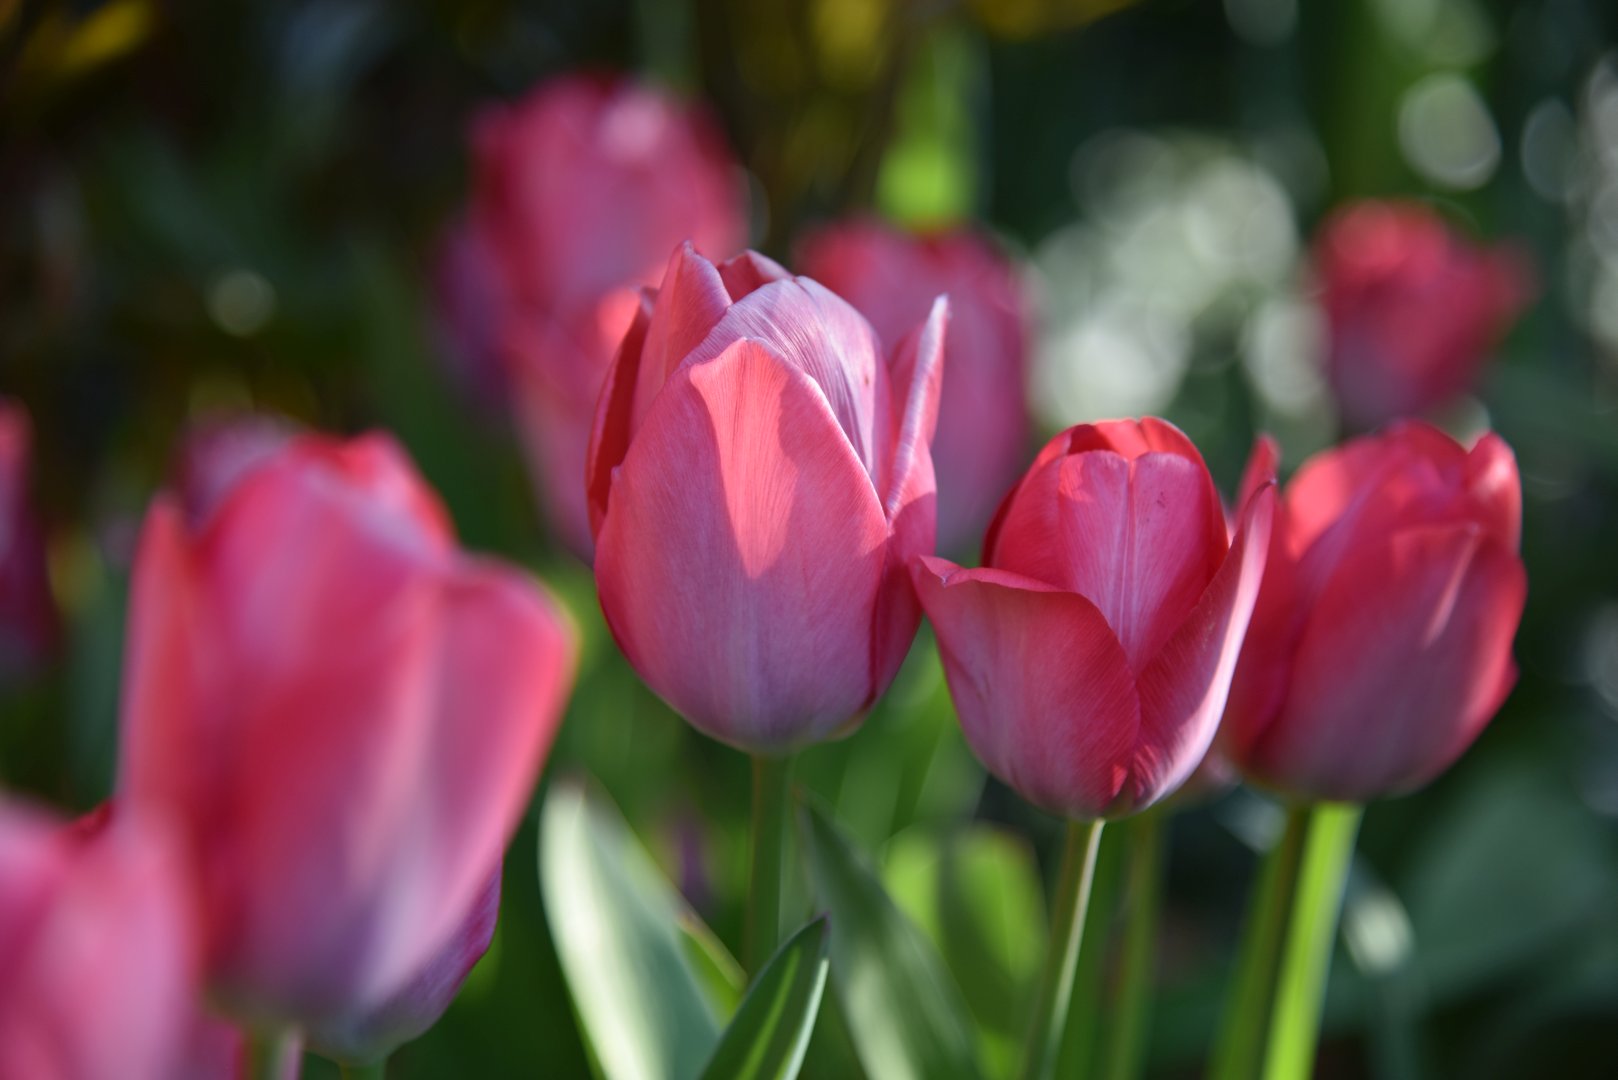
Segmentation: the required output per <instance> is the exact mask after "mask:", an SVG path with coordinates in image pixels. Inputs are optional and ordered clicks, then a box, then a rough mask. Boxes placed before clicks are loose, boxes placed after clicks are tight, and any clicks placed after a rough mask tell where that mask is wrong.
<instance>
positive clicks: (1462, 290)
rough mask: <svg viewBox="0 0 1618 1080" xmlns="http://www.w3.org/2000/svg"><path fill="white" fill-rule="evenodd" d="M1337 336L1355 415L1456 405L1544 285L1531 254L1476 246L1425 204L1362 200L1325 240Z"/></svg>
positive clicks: (1321, 273) (1330, 358)
mask: <svg viewBox="0 0 1618 1080" xmlns="http://www.w3.org/2000/svg"><path fill="white" fill-rule="evenodd" d="M1313 258H1314V268H1315V275H1316V277H1317V278H1318V279H1319V282H1320V287H1321V290H1322V300H1323V303H1324V305H1325V310H1326V321H1327V326H1328V331H1329V335H1330V341H1329V345H1328V352H1327V375H1328V376H1329V378H1330V381H1331V385H1332V390H1333V392H1334V393H1335V395H1336V397H1337V402H1338V406H1339V408H1340V409H1341V410H1342V412H1343V415H1344V417H1345V418H1346V419H1347V420H1348V421H1349V422H1350V423H1352V424H1354V425H1355V426H1357V427H1374V426H1375V425H1377V424H1380V423H1383V422H1384V421H1387V420H1392V419H1395V418H1397V417H1401V416H1415V415H1419V414H1421V413H1426V412H1430V411H1431V410H1433V409H1436V408H1439V407H1441V406H1443V405H1446V404H1448V403H1449V402H1451V401H1453V400H1454V399H1455V398H1457V397H1459V396H1460V395H1461V394H1463V393H1465V392H1466V391H1467V390H1468V389H1470V388H1471V387H1472V385H1473V384H1474V383H1475V382H1476V381H1477V377H1478V374H1479V372H1480V371H1481V370H1482V368H1483V365H1484V362H1485V361H1486V360H1487V359H1488V352H1489V350H1490V349H1491V348H1492V347H1493V346H1494V345H1495V343H1496V342H1497V341H1499V339H1500V338H1501V337H1502V336H1503V335H1504V334H1505V332H1506V331H1507V330H1508V329H1509V328H1510V327H1511V324H1512V323H1513V322H1514V321H1515V320H1516V318H1517V315H1518V313H1519V312H1520V311H1521V310H1522V308H1523V306H1524V305H1525V304H1526V303H1527V302H1528V300H1529V297H1530V295H1531V293H1532V291H1533V288H1532V283H1531V280H1530V274H1529V269H1528V266H1527V265H1526V261H1525V259H1524V257H1523V256H1522V255H1521V254H1520V253H1519V252H1517V251H1515V250H1513V249H1510V248H1498V249H1494V250H1489V249H1486V248H1481V247H1477V246H1474V245H1473V244H1472V243H1470V242H1469V241H1468V240H1467V239H1466V238H1465V237H1463V236H1461V235H1459V234H1457V233H1455V232H1453V231H1452V230H1451V229H1450V228H1449V227H1448V226H1447V225H1445V224H1444V221H1443V219H1442V218H1441V217H1439V216H1438V214H1437V213H1435V212H1434V211H1432V210H1430V209H1428V208H1427V207H1425V206H1422V205H1420V204H1415V203H1374V202H1368V203H1360V204H1358V205H1355V206H1351V207H1349V208H1348V209H1346V210H1343V211H1340V212H1339V213H1337V214H1336V215H1335V216H1333V217H1332V218H1331V219H1330V220H1329V221H1327V223H1326V225H1325V226H1324V227H1323V228H1322V229H1321V232H1320V236H1319V238H1318V239H1317V240H1316V242H1315V247H1314V257H1313Z"/></svg>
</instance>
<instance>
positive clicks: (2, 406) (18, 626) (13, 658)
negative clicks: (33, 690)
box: [0, 399, 59, 681]
mask: <svg viewBox="0 0 1618 1080" xmlns="http://www.w3.org/2000/svg"><path fill="white" fill-rule="evenodd" d="M32 443H33V428H32V425H30V423H29V420H28V413H27V412H26V411H24V409H23V408H22V406H20V405H18V404H16V403H14V402H11V401H6V400H4V399H0V680H5V681H10V680H15V679H21V678H25V677H27V676H28V675H30V674H32V673H33V672H35V671H37V670H39V669H40V667H42V666H43V665H44V664H45V663H46V662H47V661H48V660H49V659H50V657H51V655H52V654H53V653H54V652H55V650H56V644H57V638H58V635H59V623H58V618H57V613H56V601H55V600H54V599H53V598H52V596H51V585H50V577H49V575H48V573H47V571H46V565H45V543H44V539H43V537H42V535H41V533H40V529H39V522H38V519H37V518H36V517H35V515H34V510H33V506H32V504H31V503H30V501H29V494H28V487H29V485H28V473H29V466H30V458H31V447H32Z"/></svg>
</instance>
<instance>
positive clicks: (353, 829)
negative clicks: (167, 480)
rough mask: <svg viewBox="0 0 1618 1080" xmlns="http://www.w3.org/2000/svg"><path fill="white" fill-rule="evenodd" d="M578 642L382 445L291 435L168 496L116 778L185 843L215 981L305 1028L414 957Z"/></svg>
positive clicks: (160, 511)
mask: <svg viewBox="0 0 1618 1080" xmlns="http://www.w3.org/2000/svg"><path fill="white" fill-rule="evenodd" d="M573 654H574V645H573V642H572V636H571V633H570V632H569V630H568V628H567V626H566V624H565V623H564V622H563V620H562V619H561V617H560V616H559V614H558V613H557V611H556V610H555V609H554V608H553V607H552V605H551V604H550V603H548V602H547V601H546V600H545V598H544V597H543V595H542V594H541V593H540V591H539V590H538V589H537V588H536V587H535V586H534V584H533V583H532V581H531V580H529V579H528V578H527V577H526V576H525V575H523V574H521V573H519V572H517V571H515V570H512V569H510V568H507V567H504V566H501V565H498V564H496V563H493V562H490V561H486V560H480V559H476V558H474V557H471V556H469V555H466V554H463V553H462V552H460V551H459V550H458V549H457V547H456V545H455V540H454V537H453V535H452V532H451V529H450V523H449V520H448V518H447V517H446V516H445V514H444V511H443V508H442V506H441V505H440V504H439V503H438V501H437V499H436V498H435V497H434V495H433V494H432V492H431V491H430V490H428V489H427V488H426V487H425V486H424V485H423V483H422V481H421V479H420V478H419V477H418V476H417V475H416V474H415V472H414V471H413V470H412V468H411V467H410V465H409V463H408V461H407V460H406V458H405V457H404V455H403V453H402V452H401V451H400V450H399V449H398V448H397V447H396V446H395V445H394V444H393V443H392V442H391V441H390V440H388V439H386V438H384V437H381V436H368V437H365V438H360V439H356V440H353V441H351V442H347V443H342V442H338V441H335V440H330V439H325V438H319V437H314V436H299V437H294V438H292V439H290V440H289V441H287V442H285V443H284V444H283V445H282V446H281V447H280V448H279V449H276V450H274V451H272V452H271V453H270V454H269V455H268V456H266V457H264V458H262V459H261V460H259V461H258V462H257V464H254V465H251V466H249V467H247V468H246V469H245V470H242V471H241V472H240V474H239V479H238V480H237V482H236V484H235V485H234V487H231V488H230V489H229V490H228V491H226V492H225V493H224V495H223V497H222V498H220V499H219V500H218V502H217V504H216V505H214V506H213V507H211V508H209V507H206V506H204V507H200V508H196V509H192V510H191V512H190V513H189V514H188V513H187V508H183V507H182V506H181V505H180V504H179V501H178V500H177V499H175V498H174V497H172V496H161V497H159V498H158V499H157V500H156V502H155V503H154V505H153V507H152V510H151V512H150V513H149V514H148V516H147V521H146V525H145V528H144V531H143V534H142V536H141V541H140V548H139V551H138V553H137V557H136V564H135V571H134V583H133V590H132V595H131V612H130V625H129V647H128V653H127V655H126V663H125V686H124V691H125V692H124V717H123V746H122V762H121V765H122V772H121V777H120V787H121V791H122V795H123V797H124V798H125V799H126V800H127V802H128V804H129V805H130V806H131V807H134V808H139V809H140V810H141V811H142V812H149V813H154V814H163V815H166V816H167V817H168V818H170V819H171V820H172V821H173V822H174V824H175V825H176V827H177V828H178V829H179V831H180V832H181V834H182V836H183V839H184V842H185V849H186V853H187V855H188V857H189V860H190V862H191V864H192V866H193V871H194V878H195V886H196V890H197V892H198V895H199V908H200V911H201V919H202V922H203V926H204V932H205V946H206V948H205V961H206V967H207V974H208V976H209V980H210V983H211V989H212V991H213V994H214V997H215V999H216V1000H218V1001H220V1002H222V1003H224V1004H226V1005H227V1006H229V1007H230V1008H231V1010H232V1012H233V1013H234V1014H235V1015H236V1016H237V1017H238V1018H240V1019H244V1020H246V1021H248V1022H249V1023H251V1024H253V1025H255V1026H262V1025H264V1024H268V1023H283V1024H289V1025H309V1024H316V1023H319V1022H321V1021H323V1020H327V1019H329V1018H332V1017H341V1016H347V1015H351V1014H352V1013H353V1012H354V1011H355V1010H357V1009H363V1008H365V1007H367V1006H370V1005H374V1004H379V1003H380V1002H381V1001H383V1000H384V999H385V998H386V997H387V996H388V995H390V994H392V993H393V992H395V991H396V990H397V989H398V988H399V987H400V986H401V985H403V983H404V982H405V981H406V980H408V979H410V978H411V977H413V976H414V975H415V974H416V973H417V972H419V971H420V970H421V968H422V967H423V966H424V965H425V964H426V963H427V962H428V961H429V960H430V959H431V958H432V957H433V956H434V955H435V954H436V953H437V952H438V951H439V950H440V949H441V948H443V947H444V946H445V942H447V941H448V940H449V938H450V936H451V934H452V933H453V932H454V930H455V927H456V923H457V921H458V920H459V919H460V918H461V916H462V914H463V913H464V912H466V911H467V910H469V909H470V908H471V906H472V904H473V901H474V899H475V898H476V897H477V895H478V892H479V890H480V889H482V888H483V887H484V885H485V882H486V880H487V875H488V868H489V866H490V865H492V864H494V863H496V862H497V861H498V860H499V858H500V854H501V852H502V851H503V849H504V846H505V844H506V842H507V840H508V839H509V837H510V835H511V832H512V830H513V829H514V827H515V825H516V822H517V819H518V816H519V815H520V814H521V812H522V810H523V808H524V806H525V805H526V804H527V800H528V797H529V794H530V791H531V789H532V785H533V782H534V776H535V773H536V772H537V770H538V767H539V764H540V761H541V759H542V758H543V756H544V753H545V751H546V748H547V747H548V745H549V743H550V740H551V737H552V735H553V734H554V731H555V728H556V725H557V722H558V719H559V714H560V709H561V705H562V702H563V699H564V697H565V696H566V691H567V687H568V685H569V682H570V680H571V672H572V667H573V659H574V656H573Z"/></svg>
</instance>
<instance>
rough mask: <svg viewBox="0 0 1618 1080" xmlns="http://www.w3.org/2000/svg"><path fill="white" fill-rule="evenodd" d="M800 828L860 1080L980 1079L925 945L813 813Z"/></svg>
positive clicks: (960, 1019) (938, 966) (952, 996)
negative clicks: (861, 1070) (862, 1074)
mask: <svg viewBox="0 0 1618 1080" xmlns="http://www.w3.org/2000/svg"><path fill="white" fill-rule="evenodd" d="M802 826H803V834H804V841H805V843H804V847H805V850H806V851H807V852H808V855H809V874H810V878H811V880H812V881H813V883H814V887H815V893H816V896H817V897H818V898H819V902H820V904H821V905H822V906H823V907H824V908H825V909H826V911H827V912H828V913H829V914H830V916H831V954H832V981H833V983H834V984H835V985H836V987H837V993H838V995H839V997H840V998H841V999H842V1006H843V1014H844V1016H846V1017H847V1019H848V1027H849V1034H850V1035H851V1036H852V1038H853V1041H854V1046H855V1049H856V1050H858V1052H859V1056H860V1062H861V1064H863V1065H864V1066H865V1071H866V1073H867V1074H868V1075H870V1076H873V1077H882V1078H883V1080H890V1078H891V1080H904V1078H906V1077H915V1078H918V1080H920V1078H926V1080H949V1078H951V1077H977V1076H980V1075H981V1074H982V1070H981V1068H980V1067H979V1065H978V1062H977V1058H976V1054H975V1050H974V1044H973V1040H972V1036H971V1034H970V1033H971V1032H972V1024H971V1020H970V1019H969V1018H968V1015H967V1012H966V1007H965V1006H964V1004H962V1001H961V994H960V990H959V989H957V988H956V986H955V984H954V983H953V982H952V981H951V980H950V978H949V976H948V974H947V973H946V972H945V970H944V965H943V962H942V961H941V960H940V959H939V957H938V953H937V952H936V951H935V950H934V949H933V946H932V943H931V942H929V941H928V940H927V939H926V937H924V936H923V935H922V933H921V931H920V930H918V929H916V926H915V924H914V923H912V922H911V921H910V920H909V919H907V918H906V917H905V916H904V915H903V913H901V912H900V911H899V909H898V908H897V907H896V906H894V903H893V901H892V900H891V899H889V898H888V894H887V893H886V892H885V891H883V888H882V885H881V883H880V882H879V881H878V880H877V877H876V875H875V873H873V872H872V870H871V868H870V866H869V865H868V864H867V863H866V861H865V860H864V859H863V858H862V857H861V856H860V855H858V854H856V853H855V851H854V850H853V848H852V847H851V846H850V845H849V843H848V841H847V840H846V839H845V838H844V836H843V835H842V834H841V832H840V831H839V830H838V828H837V827H836V826H835V825H833V824H832V823H831V821H829V820H828V819H827V818H826V816H825V815H824V814H823V813H822V812H821V811H819V810H818V809H816V808H814V807H810V806H806V807H805V808H804V810H803V814H802Z"/></svg>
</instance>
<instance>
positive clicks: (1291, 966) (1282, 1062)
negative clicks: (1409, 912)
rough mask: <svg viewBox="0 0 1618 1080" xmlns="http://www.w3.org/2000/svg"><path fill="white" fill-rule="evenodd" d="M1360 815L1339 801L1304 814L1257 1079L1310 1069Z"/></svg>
mask: <svg viewBox="0 0 1618 1080" xmlns="http://www.w3.org/2000/svg"><path fill="white" fill-rule="evenodd" d="M1362 813H1363V807H1360V806H1355V805H1349V804H1344V803H1319V804H1317V805H1315V806H1313V807H1311V808H1310V809H1309V811H1308V818H1309V825H1308V839H1307V840H1306V842H1305V845H1304V853H1303V865H1302V869H1301V871H1300V873H1299V875H1298V887H1297V890H1296V892H1295V894H1294V896H1293V901H1292V918H1291V919H1290V921H1289V922H1290V925H1289V926H1288V928H1287V936H1286V944H1285V947H1284V950H1283V952H1282V953H1281V957H1280V969H1279V973H1278V974H1277V977H1276V985H1275V1005H1274V1008H1273V1011H1272V1014H1271V1017H1270V1032H1269V1046H1268V1050H1267V1053H1266V1055H1265V1063H1264V1073H1263V1075H1264V1078H1265V1080H1295V1078H1302V1080H1307V1078H1308V1077H1309V1076H1310V1075H1311V1074H1312V1073H1313V1071H1314V1065H1315V1044H1316V1043H1317V1041H1318V1040H1319V1036H1320V1010H1321V1006H1322V1005H1323V1004H1324V1003H1325V1000H1326V977H1327V975H1329V974H1330V973H1331V954H1332V945H1333V944H1334V943H1335V942H1336V940H1337V919H1338V915H1339V914H1340V913H1341V911H1342V907H1343V886H1344V884H1346V882H1347V880H1348V866H1349V862H1350V861H1351V860H1352V859H1353V857H1354V838H1355V836H1356V835H1357V834H1358V833H1359V828H1360V816H1361V814H1362Z"/></svg>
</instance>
